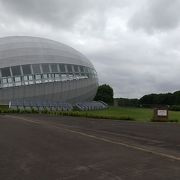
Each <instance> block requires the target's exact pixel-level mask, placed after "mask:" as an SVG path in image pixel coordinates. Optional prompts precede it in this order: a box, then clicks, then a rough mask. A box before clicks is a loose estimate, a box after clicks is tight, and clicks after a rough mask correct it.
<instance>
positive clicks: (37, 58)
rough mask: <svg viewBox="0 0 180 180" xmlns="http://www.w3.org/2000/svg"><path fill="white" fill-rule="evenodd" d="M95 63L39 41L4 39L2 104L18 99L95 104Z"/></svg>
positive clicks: (1, 47)
mask: <svg viewBox="0 0 180 180" xmlns="http://www.w3.org/2000/svg"><path fill="white" fill-rule="evenodd" d="M97 87H98V79H97V73H96V71H95V69H94V66H93V65H92V63H91V62H90V61H89V60H88V59H87V58H86V57H85V56H83V55H82V54H81V53H79V52H78V51H76V50H75V49H73V48H71V47H69V46H66V45H64V44H62V43H59V42H56V41H52V40H48V39H43V38H37V37H25V36H15V37H5V38H0V104H8V102H9V101H10V100H15V99H43V100H52V101H53V100H56V101H57V100H58V101H63V102H80V101H87V100H92V99H93V97H94V95H95V93H96V90H97Z"/></svg>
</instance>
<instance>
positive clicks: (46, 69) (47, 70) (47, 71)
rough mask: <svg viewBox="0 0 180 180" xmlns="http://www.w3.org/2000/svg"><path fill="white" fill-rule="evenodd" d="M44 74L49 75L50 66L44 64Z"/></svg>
mask: <svg viewBox="0 0 180 180" xmlns="http://www.w3.org/2000/svg"><path fill="white" fill-rule="evenodd" d="M42 70H43V73H49V72H50V70H49V64H42Z"/></svg>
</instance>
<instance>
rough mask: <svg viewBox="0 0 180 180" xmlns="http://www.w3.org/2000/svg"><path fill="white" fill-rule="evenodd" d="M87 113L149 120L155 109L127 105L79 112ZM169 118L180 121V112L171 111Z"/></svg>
mask: <svg viewBox="0 0 180 180" xmlns="http://www.w3.org/2000/svg"><path fill="white" fill-rule="evenodd" d="M79 113H80V114H82V115H83V114H85V113H86V114H87V116H92V117H100V118H109V119H110V118H112V119H124V120H126V119H127V120H128V119H130V120H131V119H134V120H136V121H141V122H147V121H151V119H152V117H153V109H149V108H125V107H110V108H109V109H105V110H97V111H87V112H79ZM169 120H178V121H179V122H180V112H177V111H176V112H175V111H170V112H169Z"/></svg>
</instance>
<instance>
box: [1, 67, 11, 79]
mask: <svg viewBox="0 0 180 180" xmlns="http://www.w3.org/2000/svg"><path fill="white" fill-rule="evenodd" d="M1 74H2V77H8V76H11V73H10V68H9V67H6V68H2V69H1Z"/></svg>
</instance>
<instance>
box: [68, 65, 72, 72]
mask: <svg viewBox="0 0 180 180" xmlns="http://www.w3.org/2000/svg"><path fill="white" fill-rule="evenodd" d="M67 70H68V72H72V66H71V65H70V64H67Z"/></svg>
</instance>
